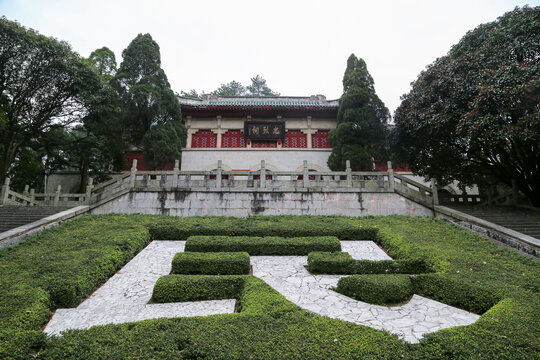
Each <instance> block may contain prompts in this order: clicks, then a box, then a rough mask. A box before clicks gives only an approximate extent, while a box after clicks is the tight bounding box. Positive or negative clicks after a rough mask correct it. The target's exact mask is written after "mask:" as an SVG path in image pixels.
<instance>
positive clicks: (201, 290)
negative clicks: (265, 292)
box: [152, 275, 244, 303]
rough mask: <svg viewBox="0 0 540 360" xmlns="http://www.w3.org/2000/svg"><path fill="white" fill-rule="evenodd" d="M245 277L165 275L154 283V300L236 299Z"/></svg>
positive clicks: (163, 301)
mask: <svg viewBox="0 0 540 360" xmlns="http://www.w3.org/2000/svg"><path fill="white" fill-rule="evenodd" d="M243 288H244V277H243V276H241V275H240V276H236V275H224V276H208V275H165V276H162V277H160V278H159V279H158V281H157V282H156V284H155V285H154V291H153V293H152V300H153V301H154V302H158V303H165V302H181V301H199V300H221V299H236V298H238V297H240V294H241V293H242V290H243Z"/></svg>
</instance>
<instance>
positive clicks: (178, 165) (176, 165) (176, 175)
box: [172, 160, 180, 188]
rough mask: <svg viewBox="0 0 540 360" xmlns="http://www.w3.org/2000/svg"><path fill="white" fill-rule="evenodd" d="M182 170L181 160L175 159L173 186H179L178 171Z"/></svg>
mask: <svg viewBox="0 0 540 360" xmlns="http://www.w3.org/2000/svg"><path fill="white" fill-rule="evenodd" d="M179 171H180V160H174V169H173V176H172V187H173V188H176V187H178V172H179Z"/></svg>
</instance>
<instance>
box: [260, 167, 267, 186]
mask: <svg viewBox="0 0 540 360" xmlns="http://www.w3.org/2000/svg"><path fill="white" fill-rule="evenodd" d="M260 179H261V180H260V182H259V187H261V188H265V187H266V163H265V161H264V160H261V175H260Z"/></svg>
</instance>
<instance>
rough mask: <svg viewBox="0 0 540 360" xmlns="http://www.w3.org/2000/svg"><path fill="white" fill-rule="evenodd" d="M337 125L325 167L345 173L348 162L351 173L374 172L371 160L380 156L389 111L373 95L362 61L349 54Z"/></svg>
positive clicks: (383, 147) (331, 139)
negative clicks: (347, 162) (354, 171)
mask: <svg viewBox="0 0 540 360" xmlns="http://www.w3.org/2000/svg"><path fill="white" fill-rule="evenodd" d="M343 92H344V93H343V96H342V97H341V99H340V100H339V110H338V124H337V127H336V129H334V130H331V131H330V143H331V144H332V153H331V154H330V157H329V159H328V167H330V169H332V170H344V169H345V163H346V161H347V160H350V161H351V167H352V168H353V169H354V170H373V163H374V160H376V159H379V158H380V157H381V156H383V154H384V151H385V145H386V137H385V133H386V129H385V124H386V123H387V121H388V119H389V118H390V114H389V112H388V109H387V108H386V107H385V106H384V104H383V102H382V101H381V100H380V99H379V97H378V96H377V94H376V93H375V87H374V82H373V78H372V77H371V75H370V74H369V72H368V70H367V67H366V63H365V62H364V60H362V59H360V58H357V57H356V56H355V55H354V54H351V56H350V57H349V59H348V60H347V69H346V70H345V75H344V76H343Z"/></svg>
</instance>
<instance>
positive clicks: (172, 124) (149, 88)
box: [115, 34, 186, 168]
mask: <svg viewBox="0 0 540 360" xmlns="http://www.w3.org/2000/svg"><path fill="white" fill-rule="evenodd" d="M122 56H123V61H122V64H120V68H119V69H118V72H117V73H116V76H115V86H116V88H117V90H118V92H119V94H120V96H121V99H122V103H123V118H124V121H123V123H124V126H125V129H126V130H127V132H128V134H129V136H130V138H131V142H132V144H133V145H135V146H139V147H142V148H143V149H144V154H145V160H146V162H147V164H146V165H147V166H148V167H150V168H156V167H160V166H162V165H164V164H165V163H166V162H167V161H168V160H169V159H171V158H176V159H178V158H180V149H181V148H182V147H183V146H185V142H186V128H185V127H184V125H183V124H182V117H181V113H180V104H179V103H178V100H177V99H176V96H175V95H174V93H173V91H172V90H171V86H170V84H169V81H168V80H167V76H166V75H165V72H164V71H163V69H162V68H161V56H160V52H159V45H158V44H157V43H156V42H155V41H154V40H153V39H152V37H151V36H150V34H144V35H143V34H139V35H138V36H137V37H136V38H135V39H134V40H133V41H132V42H131V43H130V44H129V46H128V47H127V48H126V49H125V50H124V51H123V52H122ZM157 143H162V144H163V143H166V144H167V146H156V144H157Z"/></svg>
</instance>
